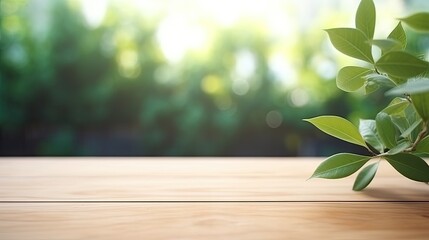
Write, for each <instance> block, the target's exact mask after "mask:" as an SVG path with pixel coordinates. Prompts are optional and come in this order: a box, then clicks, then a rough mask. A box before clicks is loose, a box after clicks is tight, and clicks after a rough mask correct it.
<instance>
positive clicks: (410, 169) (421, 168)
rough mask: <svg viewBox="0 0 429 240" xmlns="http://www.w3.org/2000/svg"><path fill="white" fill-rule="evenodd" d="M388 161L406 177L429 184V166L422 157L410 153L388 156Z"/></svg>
mask: <svg viewBox="0 0 429 240" xmlns="http://www.w3.org/2000/svg"><path fill="white" fill-rule="evenodd" d="M386 160H387V161H388V162H389V163H390V165H392V166H393V167H394V168H395V169H396V171H398V172H399V173H400V174H402V175H404V176H405V177H407V178H409V179H411V180H414V181H418V182H429V166H428V164H427V163H426V162H425V161H424V160H423V159H421V158H420V157H418V156H415V155H412V154H409V153H399V154H396V155H392V156H386Z"/></svg>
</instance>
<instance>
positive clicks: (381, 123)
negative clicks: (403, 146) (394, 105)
mask: <svg viewBox="0 0 429 240" xmlns="http://www.w3.org/2000/svg"><path fill="white" fill-rule="evenodd" d="M375 123H376V126H377V132H378V135H379V136H380V139H381V141H382V142H383V144H384V145H385V146H386V147H388V148H393V147H395V146H396V144H397V141H396V128H395V125H394V124H393V122H392V119H391V118H390V116H389V115H388V114H387V113H385V112H380V113H378V114H377V116H376V118H375Z"/></svg>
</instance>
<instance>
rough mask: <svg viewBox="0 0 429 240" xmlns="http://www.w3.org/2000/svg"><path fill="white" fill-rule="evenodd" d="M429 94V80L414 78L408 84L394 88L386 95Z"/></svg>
mask: <svg viewBox="0 0 429 240" xmlns="http://www.w3.org/2000/svg"><path fill="white" fill-rule="evenodd" d="M426 92H429V78H425V77H422V78H413V79H410V80H408V82H406V83H404V84H402V85H399V86H397V87H395V88H392V89H391V90H389V91H388V92H386V95H404V94H417V93H426Z"/></svg>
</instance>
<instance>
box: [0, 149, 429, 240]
mask: <svg viewBox="0 0 429 240" xmlns="http://www.w3.org/2000/svg"><path fill="white" fill-rule="evenodd" d="M321 160H322V159H321V158H197V157H191V158H0V239H5V240H9V239H10V240H13V239H32V240H35V239H43V240H47V239H55V240H59V239H262V240H268V239H314V238H317V239H429V186H428V185H426V184H423V183H418V182H414V181H411V180H408V179H406V178H404V177H402V176H401V175H399V173H397V172H396V171H395V170H394V169H393V168H392V167H391V166H390V165H388V164H387V163H386V162H381V164H380V167H379V170H378V173H377V175H376V177H375V179H374V181H373V182H372V183H371V185H370V186H369V187H368V188H367V189H365V190H364V191H362V192H354V191H352V190H351V188H352V185H353V181H354V177H355V175H353V176H351V177H348V178H345V179H340V180H326V179H311V180H307V179H308V177H309V176H311V174H312V173H313V171H314V169H315V168H316V167H317V165H318V164H319V163H320V161H321Z"/></svg>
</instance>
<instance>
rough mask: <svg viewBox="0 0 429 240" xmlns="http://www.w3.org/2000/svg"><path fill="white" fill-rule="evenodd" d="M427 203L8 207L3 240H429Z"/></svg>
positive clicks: (0, 223) (2, 209) (0, 228)
mask: <svg viewBox="0 0 429 240" xmlns="http://www.w3.org/2000/svg"><path fill="white" fill-rule="evenodd" d="M428 220H429V204H428V203H374V202H361V203H344V202H343V203H320V202H313V203H299V202H294V203H292V202H286V203H192V204H190V203H127V204H126V203H85V204H83V203H55V204H54V203H49V204H46V203H27V204H22V203H19V204H17V203H9V204H1V205H0V239H8V240H12V239H13V240H21V239H31V240H39V239H40V240H50V239H52V240H69V239H92V240H98V239H100V240H109V239H151V240H164V239H174V240H177V239H204V240H210V239H240V240H248V239H249V240H250V239H255V240H260V239H264V240H277V239H278V240H284V239H305V240H307V239H428V236H429V228H428Z"/></svg>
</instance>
